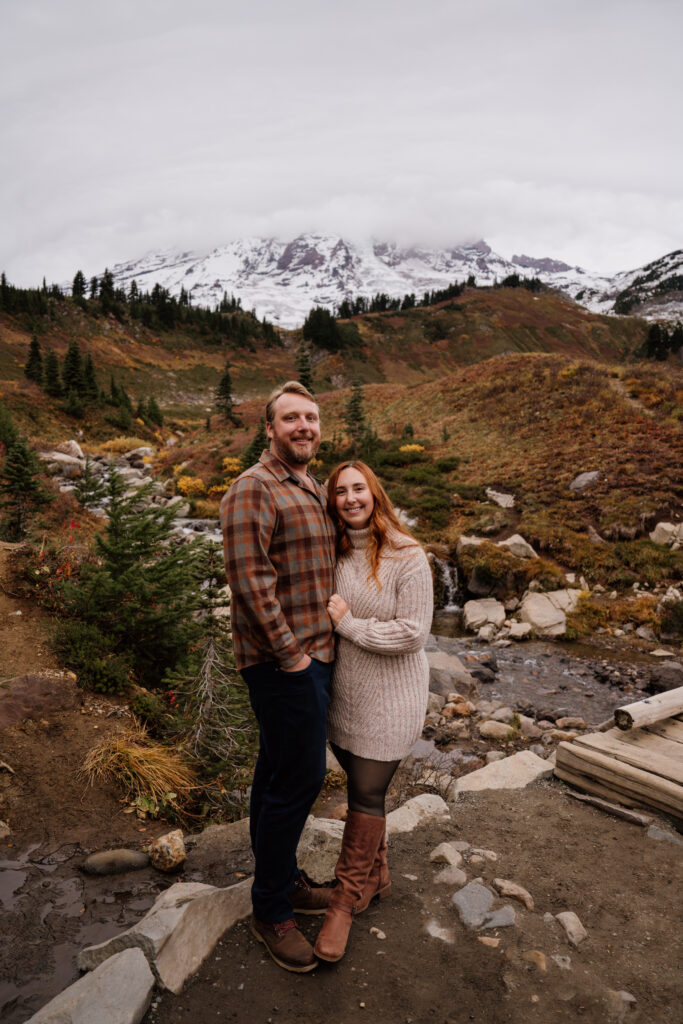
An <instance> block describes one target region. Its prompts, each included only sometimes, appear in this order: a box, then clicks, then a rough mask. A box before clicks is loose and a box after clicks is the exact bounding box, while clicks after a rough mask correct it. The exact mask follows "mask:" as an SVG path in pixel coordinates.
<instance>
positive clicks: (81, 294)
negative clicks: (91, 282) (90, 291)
mask: <svg viewBox="0 0 683 1024" xmlns="http://www.w3.org/2000/svg"><path fill="white" fill-rule="evenodd" d="M85 289H86V281H85V275H84V274H83V271H82V270H77V271H76V274H75V276H74V279H73V283H72V285H71V295H72V296H73V298H74V299H76V300H79V299H80V300H83V299H84V298H85Z"/></svg>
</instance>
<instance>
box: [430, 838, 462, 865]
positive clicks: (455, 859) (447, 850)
mask: <svg viewBox="0 0 683 1024" xmlns="http://www.w3.org/2000/svg"><path fill="white" fill-rule="evenodd" d="M429 859H430V861H431V862H432V864H451V865H453V867H458V865H460V864H462V854H461V853H459V852H458V850H456V849H455V847H454V846H453V844H452V843H440V844H439V846H436V847H435V848H434V849H433V850H432V852H431V853H430V855H429Z"/></svg>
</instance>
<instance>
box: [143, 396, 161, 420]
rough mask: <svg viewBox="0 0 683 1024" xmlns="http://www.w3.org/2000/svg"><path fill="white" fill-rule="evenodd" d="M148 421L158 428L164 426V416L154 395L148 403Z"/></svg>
mask: <svg viewBox="0 0 683 1024" xmlns="http://www.w3.org/2000/svg"><path fill="white" fill-rule="evenodd" d="M147 419H148V420H149V421H150V423H154V424H155V425H156V426H157V427H163V425H164V416H163V413H162V411H161V409H160V408H159V405H158V403H157V400H156V398H155V397H154V395H152V397H151V398H150V399H149V401H148V402H147Z"/></svg>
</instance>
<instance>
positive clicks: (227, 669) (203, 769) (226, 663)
mask: <svg viewBox="0 0 683 1024" xmlns="http://www.w3.org/2000/svg"><path fill="white" fill-rule="evenodd" d="M195 571H196V574H197V589H198V591H199V592H200V595H201V596H200V603H199V615H198V616H197V618H198V630H199V637H198V639H197V640H196V642H195V643H194V644H193V646H192V650H191V653H190V656H189V658H188V660H187V662H186V663H184V664H183V666H182V668H181V669H180V670H179V671H176V672H172V673H169V674H168V675H167V676H166V679H165V683H164V685H166V686H170V687H171V689H172V690H173V692H174V693H175V695H176V698H177V699H176V706H177V707H178V717H177V719H176V723H175V730H174V731H175V732H176V735H177V736H178V737H179V738H180V739H181V740H182V741H183V745H184V746H185V747H186V749H189V751H190V753H191V754H192V755H193V756H194V757H196V758H197V759H198V761H199V770H200V776H201V777H202V779H203V780H204V781H207V782H210V781H212V780H214V779H216V778H217V777H220V778H221V781H222V785H221V786H220V788H219V789H218V790H217V791H216V790H213V789H211V790H209V791H208V793H207V795H208V796H209V798H213V799H214V800H218V802H220V803H222V804H226V803H228V804H229V803H231V802H232V803H239V802H240V801H235V798H234V795H233V794H234V791H235V790H236V789H237V790H240V789H242V790H244V789H245V788H246V785H247V782H248V780H247V779H246V777H245V775H246V773H247V771H248V770H249V769H250V766H251V764H252V763H253V751H254V745H255V740H256V729H255V727H254V722H253V716H252V715H251V714H250V707H249V699H248V693H247V689H246V687H245V686H244V685H243V684H242V682H241V678H240V675H239V673H238V671H237V668H236V666H235V660H234V656H233V651H232V638H231V631H230V618H229V610H230V605H229V603H228V601H227V600H226V597H225V592H224V589H223V587H224V584H225V568H224V562H223V552H222V549H221V547H220V545H218V544H213V543H210V542H209V543H203V544H202V545H201V547H200V548H199V550H198V553H197V557H196V561H195ZM200 588H201V589H200Z"/></svg>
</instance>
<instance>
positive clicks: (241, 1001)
mask: <svg viewBox="0 0 683 1024" xmlns="http://www.w3.org/2000/svg"><path fill="white" fill-rule="evenodd" d="M445 839H460V840H464V841H467V842H469V843H470V844H471V845H473V846H476V847H484V848H486V849H488V850H492V851H493V852H494V853H496V854H497V855H498V859H497V861H495V862H491V861H485V862H484V864H483V865H481V864H480V865H477V866H474V865H468V864H467V863H465V864H464V865H463V867H464V868H465V870H466V871H467V873H468V876H469V879H470V880H472V879H475V878H477V877H481V878H483V880H484V883H485V884H487V885H490V884H491V883H492V881H493V879H494V878H496V877H502V878H506V879H511V880H513V881H515V882H517V883H519V884H521V885H523V886H524V887H525V888H527V889H528V891H529V892H530V893H531V895H532V896H533V898H534V900H535V907H534V910H533V911H529V910H525V909H524V908H523V907H522V906H521V905H520V904H519V903H515V904H513V905H514V909H515V912H516V918H517V920H516V924H515V926H514V927H508V928H499V929H497V930H493V931H489V932H479V933H477V932H473V931H470V930H468V929H467V928H465V927H464V926H463V925H462V924H461V923H460V921H459V919H458V915H457V913H456V911H455V908H454V906H453V904H452V902H451V896H452V893H453V891H454V887H453V886H449V885H443V884H438V883H436V882H435V880H434V879H435V875H436V873H437V870H438V869H439V868H441V867H443V865H438V866H437V865H433V864H431V863H430V862H429V854H430V852H431V850H432V849H433V848H434V847H435V846H436V845H437V844H438V843H439V842H441V841H442V840H445ZM682 853H683V846H678V845H676V844H675V843H673V842H668V841H657V840H655V839H653V838H650V837H649V836H648V835H647V832H646V830H645V829H643V828H639V827H637V826H634V825H631V824H628V823H626V822H623V821H619V820H617V819H613V818H610V817H607V816H606V815H604V814H602V813H601V812H599V811H596V810H594V809H592V808H590V807H586V806H584V805H581V804H578V803H577V802H575V801H573V800H572V799H571V798H570V797H569V796H567V795H566V791H565V790H564V788H563V787H562V786H561V785H560V784H559V783H550V784H541V785H536V786H533V787H530V788H529V789H527V790H519V791H515V792H512V793H482V794H477V795H476V796H475V795H471V796H469V797H467V798H464V799H462V802H460V803H458V804H457V805H456V806H455V812H454V821H453V824H452V825H450V826H438V827H436V828H431V829H429V830H427V829H422V830H418V831H416V832H414V833H412V834H410V835H407V836H400V837H397V838H395V839H394V840H393V841H392V844H391V851H390V859H391V863H392V870H393V879H394V891H393V893H392V896H391V898H390V899H387V900H385V901H383V902H382V903H381V904H375V905H373V906H371V908H370V909H369V910H368V911H367V912H366V913H365V914H363V915H362V916H359V917H358V918H357V919H356V921H355V923H354V926H353V929H352V935H351V943H350V947H349V952H348V954H347V956H346V957H345V959H344V960H343V961H341V962H340V963H339V964H335V965H329V964H325V965H321V966H320V967H319V968H317V969H316V970H315V971H313V972H312V973H311V974H308V975H292V974H289V973H286V972H285V971H282V970H281V969H280V968H278V967H277V966H276V965H275V964H273V963H272V961H271V960H270V959H269V958H267V956H266V955H265V954H264V952H263V947H262V946H260V945H259V944H257V943H256V942H255V941H254V939H253V937H252V936H251V934H250V933H249V931H248V928H247V926H246V924H240V925H239V926H237V927H236V928H234V929H233V930H232V931H231V932H229V933H228V934H227V935H226V936H225V938H224V939H223V940H222V942H220V943H219V945H218V946H217V947H216V949H215V951H214V953H213V954H212V955H211V956H210V957H209V959H208V960H207V961H206V962H205V964H204V965H203V966H202V967H201V969H200V970H199V972H198V974H197V975H196V976H195V977H194V978H193V979H192V980H191V981H190V982H189V983H188V985H187V986H186V989H185V991H184V992H182V993H181V994H180V995H179V996H172V995H170V994H165V995H162V996H158V997H157V998H156V1001H155V1004H154V1006H153V1007H152V1008H151V1009H150V1011H149V1012H148V1014H147V1017H146V1018H145V1024H181V1022H186V1021H209V1020H212V1021H213V1020H224V1021H240V1022H241V1024H252V1022H253V1024H257V1022H258V1024H266V1022H271V1024H295V1022H297V1024H298V1022H299V1021H301V1020H305V1021H307V1022H308V1024H348V1022H350V1021H356V1020H357V1021H373V1022H374V1024H403V1022H407V1024H431V1022H439V1024H442V1022H443V1024H456V1022H457V1024H460V1022H464V1021H475V1022H478V1024H536V1022H537V1024H551V1022H555V1021H557V1022H563V1024H564V1022H567V1021H570V1020H571V1021H573V1020H581V1021H584V1022H586V1024H605V1022H608V1021H618V1020H619V1019H620V1018H619V1015H618V1013H617V1012H616V1009H615V1007H616V1006H617V1005H619V1004H620V1000H619V997H618V996H615V995H610V990H611V991H612V992H619V991H622V990H624V991H627V992H628V993H630V994H631V995H632V996H634V997H635V1000H636V1002H635V1004H634V1007H635V1008H634V1009H628V1008H626V1009H628V1015H626V1012H625V1013H624V1018H623V1019H624V1020H625V1021H627V1022H628V1021H630V1022H632V1024H674V1022H677V1021H678V1020H679V1011H680V1006H681V1001H682V1000H683V984H682V982H683V979H682V978H681V975H680V972H679V971H678V969H677V963H678V964H679V966H680V954H681V941H680V930H678V929H677V924H676V921H677V918H678V920H680V913H678V914H677V909H676V908H677V907H678V910H680V893H681V882H683V877H682V876H683V872H682V871H681V866H682V863H683V858H682ZM467 856H468V854H467V853H466V854H465V857H467ZM206 880H207V881H211V879H210V878H207V879H206ZM564 910H573V911H575V912H576V913H577V914H578V916H579V918H580V919H581V921H582V923H583V924H584V926H585V928H586V929H587V932H588V938H587V939H586V940H585V941H584V942H583V943H582V944H581V945H580V947H579V948H578V949H574V948H573V947H572V946H570V945H569V944H568V942H567V939H566V937H565V936H564V933H563V931H562V929H561V928H560V926H559V924H558V922H557V921H556V920H549V921H546V920H544V914H552V915H554V914H557V913H560V912H562V911H564ZM319 923H320V922H319V919H316V918H308V919H302V927H303V930H304V931H305V933H306V934H307V935H308V937H309V938H310V939H311V940H313V939H314V936H315V934H316V932H317V930H318V927H319ZM373 929H379V930H380V931H381V932H382V933H383V934H384V935H385V936H386V938H384V939H382V938H381V937H380V936H379V935H378V934H377V932H376V931H375V932H373ZM430 931H431V932H432V934H430ZM480 935H485V936H490V937H493V938H498V939H499V943H498V945H497V946H495V947H490V946H486V945H484V944H483V943H482V942H480V941H479V936H480ZM438 936H441V937H438ZM532 950H536V951H539V952H540V953H542V954H543V956H544V957H545V967H546V969H545V970H542V969H540V968H539V967H538V966H536V965H535V964H534V963H533V962H529V961H527V960H525V959H524V954H525V953H529V951H532ZM553 956H556V957H559V958H560V961H559V963H558V961H556V960H553V959H552V957H553ZM562 958H567V960H566V961H565V960H563V959H562ZM537 959H538V960H541V958H540V957H538V958H537ZM561 963H564V964H565V967H563V966H560V964H561ZM565 968H566V969H565Z"/></svg>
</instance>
